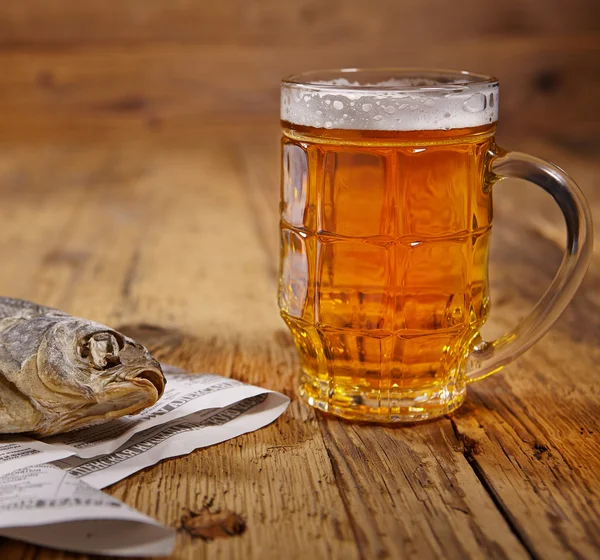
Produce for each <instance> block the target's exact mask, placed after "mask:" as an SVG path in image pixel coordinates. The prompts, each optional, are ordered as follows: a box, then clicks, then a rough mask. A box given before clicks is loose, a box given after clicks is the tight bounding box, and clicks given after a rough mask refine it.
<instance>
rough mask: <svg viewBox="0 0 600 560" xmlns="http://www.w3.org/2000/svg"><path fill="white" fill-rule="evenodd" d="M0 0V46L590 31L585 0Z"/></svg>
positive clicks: (396, 40) (592, 18) (590, 4)
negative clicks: (208, 0) (456, 1)
mask: <svg viewBox="0 0 600 560" xmlns="http://www.w3.org/2000/svg"><path fill="white" fill-rule="evenodd" d="M365 7H366V5H365V3H364V2H363V1H362V0H330V1H328V2H325V3H324V2H316V1H315V0H297V1H295V2H280V1H278V0H263V1H261V2H256V3H248V2H244V1H243V0H231V1H229V2H213V3H206V2H197V1H194V0H176V1H173V0H129V1H128V2H121V1H119V0H87V1H86V2H79V1H77V0H54V1H53V2H47V1H44V0H27V2H23V1H22V0H4V1H3V3H2V8H1V11H0V42H1V43H4V44H8V45H13V44H76V45H82V44H90V43H115V42H123V43H132V42H140V41H174V42H202V43H206V44H209V43H210V44H215V45H225V44H243V45H251V44H257V43H260V44H266V45H271V46H277V47H278V48H279V47H281V46H287V45H296V46H305V45H307V44H316V45H319V46H323V45H332V44H333V43H339V42H345V43H347V44H363V45H364V44H366V42H368V41H372V40H373V39H379V38H380V37H385V38H387V39H388V40H389V43H390V45H391V44H393V45H396V46H406V45H410V44H411V43H414V42H418V43H421V42H422V40H423V35H424V34H425V36H426V37H427V41H428V42H429V43H430V44H432V45H438V46H443V45H445V44H447V42H448V41H453V40H454V39H455V38H456V37H457V36H459V37H463V38H469V39H472V38H478V37H481V38H484V39H486V40H487V39H488V38H489V37H497V36H499V35H513V36H514V35H528V36H531V35H536V34H540V33H548V34H555V33H561V32H584V31H590V30H599V29H600V21H599V20H598V17H597V16H596V11H595V8H596V4H595V2H594V0H574V1H573V2H570V3H569V5H568V6H566V5H565V3H564V2H563V1H561V0H551V1H546V2H542V1H536V2H525V3H524V2H519V1H518V0H504V1H503V2H495V3H489V2H477V1H476V0H466V1H464V2H461V3H460V5H456V4H452V3H448V2H444V1H443V0H432V1H429V2H420V1H418V0H406V1H403V2H396V1H394V0H375V1H373V2H370V3H369V5H368V9H365Z"/></svg>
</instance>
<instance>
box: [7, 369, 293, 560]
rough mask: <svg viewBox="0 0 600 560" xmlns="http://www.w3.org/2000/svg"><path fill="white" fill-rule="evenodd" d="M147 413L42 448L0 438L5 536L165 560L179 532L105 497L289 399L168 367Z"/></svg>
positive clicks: (261, 422)
mask: <svg viewBox="0 0 600 560" xmlns="http://www.w3.org/2000/svg"><path fill="white" fill-rule="evenodd" d="M165 369H166V371H165V375H166V377H167V380H168V385H167V391H166V392H165V394H164V395H163V397H162V398H161V400H160V401H159V402H158V403H157V404H156V405H154V406H153V407H151V408H149V409H147V410H146V411H144V412H143V413H141V414H139V415H137V416H132V417H125V418H119V419H117V420H114V421H112V422H109V423H107V424H102V425H99V426H94V427H90V428H85V429H82V430H78V431H75V432H70V433H67V434H61V435H58V436H53V437H50V438H45V439H43V440H36V439H32V438H28V437H22V436H14V437H2V438H0V536H5V537H11V538H15V539H20V540H24V541H27V542H30V543H33V544H39V545H45V546H49V547H53V548H59V549H64V550H70V551H75V552H85V553H94V554H105V555H114V556H162V555H166V554H169V553H170V551H171V549H172V547H173V542H174V536H173V534H172V531H170V530H168V529H166V528H164V527H162V526H160V525H159V524H158V523H157V522H156V521H154V520H152V519H150V518H148V517H146V516H145V515H143V514H141V513H139V512H136V511H134V510H132V509H131V508H129V507H128V506H126V505H125V504H123V503H121V502H119V501H118V500H116V499H114V498H112V497H111V496H109V495H107V494H104V493H102V492H101V491H100V490H99V489H100V488H104V487H106V486H108V485H110V484H113V483H114V482H117V481H119V480H121V479H123V478H125V477H127V476H129V475H131V474H133V473H135V472H137V471H139V470H140V469H143V468H146V467H149V466H151V465H154V464H156V463H158V462H159V461H161V460H162V459H166V458H168V457H175V456H178V455H183V454H186V453H190V452H191V451H193V450H194V449H198V448H200V447H207V446H209V445H214V444H216V443H220V442H222V441H225V440H228V439H231V438H234V437H237V436H239V435H241V434H244V433H247V432H251V431H253V430H257V429H259V428H261V427H263V426H266V425H267V424H270V423H271V422H273V421H274V420H275V419H276V418H277V417H279V416H280V415H281V414H282V413H283V412H284V411H285V409H286V408H287V406H288V404H289V399H288V397H286V396H285V395H282V394H280V393H276V392H273V391H269V390H266V389H261V388H259V387H254V386H252V385H246V384H244V383H240V382H239V381H235V380H232V379H227V378H224V377H219V376H216V375H212V374H190V373H185V372H181V371H174V370H173V369H172V368H165Z"/></svg>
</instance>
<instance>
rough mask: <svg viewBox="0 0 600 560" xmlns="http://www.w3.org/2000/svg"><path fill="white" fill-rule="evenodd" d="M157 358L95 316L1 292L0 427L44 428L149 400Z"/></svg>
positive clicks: (42, 432)
mask: <svg viewBox="0 0 600 560" xmlns="http://www.w3.org/2000/svg"><path fill="white" fill-rule="evenodd" d="M165 383H166V381H165V377H164V375H163V372H162V370H161V367H160V364H159V363H158V362H157V361H156V360H155V359H154V358H152V356H151V355H150V353H149V352H148V350H146V348H144V347H143V346H142V345H141V344H138V343H137V342H135V341H134V340H132V339H130V338H128V337H126V336H125V335H123V334H121V333H119V332H117V331H115V330H113V329H111V328H109V327H106V326H104V325H101V324H99V323H95V322H93V321H88V320H87V319H81V318H79V317H73V316H71V315H69V314H67V313H64V312H62V311H58V310H57V309H52V308H50V307H44V306H41V305H37V304H35V303H31V302H28V301H24V300H18V299H12V298H6V297H0V433H4V434H9V433H10V434H14V433H30V434H33V435H38V436H47V435H52V434H57V433H61V432H67V431H70V430H74V429H77V428H83V427H86V426H91V425H95V424H100V423H103V422H106V421H109V420H112V419H114V418H119V417H121V416H125V415H128V414H135V413H137V412H140V411H141V410H143V409H144V408H147V407H148V406H151V405H153V404H154V403H155V402H156V401H157V400H158V399H159V398H160V397H161V395H162V394H163V392H164V388H165Z"/></svg>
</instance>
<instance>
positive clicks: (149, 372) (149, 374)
mask: <svg viewBox="0 0 600 560" xmlns="http://www.w3.org/2000/svg"><path fill="white" fill-rule="evenodd" d="M131 381H133V383H135V384H136V385H139V386H146V387H150V386H151V387H154V389H155V390H156V400H158V399H160V397H162V395H163V393H164V392H165V376H164V375H163V373H162V371H161V370H160V369H143V370H141V371H139V372H138V373H136V374H135V375H134V376H133V377H132V378H131Z"/></svg>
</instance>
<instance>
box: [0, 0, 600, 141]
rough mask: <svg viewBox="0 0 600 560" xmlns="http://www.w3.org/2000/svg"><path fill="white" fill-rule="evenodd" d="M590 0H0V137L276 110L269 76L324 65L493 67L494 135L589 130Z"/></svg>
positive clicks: (599, 130) (190, 124)
mask: <svg viewBox="0 0 600 560" xmlns="http://www.w3.org/2000/svg"><path fill="white" fill-rule="evenodd" d="M599 13H600V9H599V8H598V2H597V0H570V1H569V0H528V1H523V0H502V1H496V2H482V1H481V0H459V1H448V0H428V1H422V0H370V1H368V2H367V1H365V0H328V1H323V0H295V1H293V2H287V1H281V0H257V1H253V2H249V1H247V0H222V1H217V2H208V1H202V0H127V1H123V0H85V1H81V0H53V1H51V2H50V1H48V0H3V1H2V4H1V6H0V131H1V132H2V135H3V136H4V137H6V136H7V135H9V136H14V137H20V136H22V135H26V134H28V133H30V132H31V133H32V134H38V135H39V134H47V133H48V131H49V129H50V130H53V129H56V128H57V127H61V133H63V134H65V133H67V132H68V133H71V134H76V133H87V132H89V131H93V132H94V134H99V135H102V134H108V133H109V132H110V131H114V129H115V128H118V129H119V133H125V131H130V130H131V131H133V130H135V131H139V130H144V129H146V128H148V129H156V128H157V127H168V128H169V129H174V130H177V131H180V130H181V129H186V130H193V132H194V133H201V129H202V127H203V126H204V125H205V124H206V123H207V121H211V122H223V121H230V120H232V119H238V120H239V119H263V118H265V119H274V118H276V115H277V105H278V80H279V78H280V77H281V76H283V75H285V74H287V73H291V72H297V71H301V70H307V69H313V68H320V67H335V66H376V65H379V66H382V65H384V66H385V65H387V66H419V65H426V66H434V67H451V68H461V69H469V70H472V71H478V72H483V73H491V74H495V75H496V76H498V77H499V78H500V80H501V83H502V98H501V111H502V112H501V119H502V132H505V133H510V132H514V133H516V134H518V135H539V134H545V135H547V136H548V138H551V139H552V140H553V141H555V142H557V143H561V144H568V145H569V146H573V145H576V146H577V147H578V148H580V149H581V150H588V151H589V150H590V149H591V148H590V145H597V142H598V141H597V140H596V139H597V138H598V136H599V135H600V112H599V111H598V109H597V104H598V101H597V100H598V92H599V91H600V15H599Z"/></svg>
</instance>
